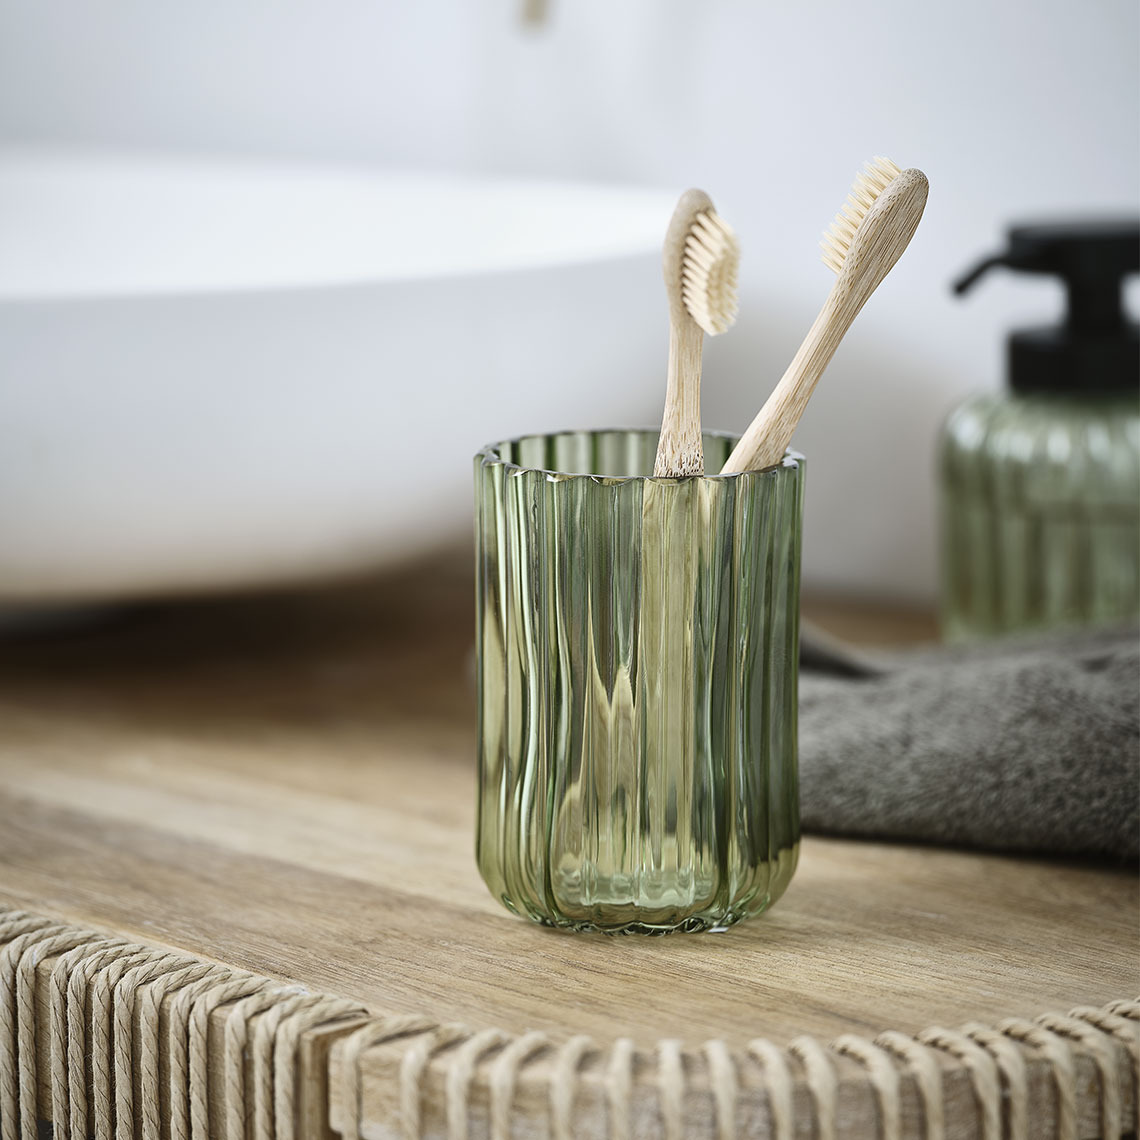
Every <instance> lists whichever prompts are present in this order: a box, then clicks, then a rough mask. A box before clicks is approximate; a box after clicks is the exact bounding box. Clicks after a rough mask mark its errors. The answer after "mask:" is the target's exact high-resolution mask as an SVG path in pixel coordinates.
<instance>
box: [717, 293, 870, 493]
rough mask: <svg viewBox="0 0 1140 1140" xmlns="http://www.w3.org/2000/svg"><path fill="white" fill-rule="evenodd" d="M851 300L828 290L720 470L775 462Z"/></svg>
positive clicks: (850, 310) (845, 323) (847, 322)
mask: <svg viewBox="0 0 1140 1140" xmlns="http://www.w3.org/2000/svg"><path fill="white" fill-rule="evenodd" d="M851 302H852V298H851V297H849V296H848V297H845V298H842V299H839V298H837V296H836V292H835V290H833V291H832V293H831V295H830V296H829V297H828V298H827V301H826V302H825V303H824V306H823V308H822V309H821V310H820V313H819V316H817V317H816V318H815V323H814V324H813V325H812V326H811V328H810V329H809V330H808V334H807V336H806V337H804V341H803V343H802V344H801V345H800V347H799V351H798V352H797V353H796V355H795V356H794V357H793V358H792V362H791V364H789V365H788V367H787V370H786V371H785V372H784V375H783V376H782V377H781V378H780V382H779V383H778V384H777V385H776V387H775V388H774V389H773V390H772V394H771V395H770V396H769V397H768V399H767V400H766V401H765V403H764V406H763V407H762V408H761V409H760V411H759V412H758V413H757V414H756V418H755V419H754V420H753V421H752V423H750V424H749V425H748V430H747V431H746V432H745V433H744V435H742V436H741V437H740V442H739V443H738V444H737V445H736V446H735V447H734V448H733V449H732V454H731V455H730V456H729V457H728V459H727V461H726V462H725V465H724V466H723V467H722V468H721V474H723V475H727V474H729V473H730V472H734V471H762V470H763V469H764V468H765V467H773V466H775V465H776V464H777V463H779V462H780V460H781V459H782V458H783V456H784V452H785V451H786V450H787V448H788V444H789V443H790V442H791V439H792V435H793V434H794V433H795V430H796V426H797V425H798V424H799V422H800V417H801V416H802V415H803V414H804V409H805V408H806V407H807V402H808V400H809V399H811V394H812V392H813V391H815V386H816V384H817V383H819V378H820V377H821V376H822V375H823V371H824V369H825V368H826V367H827V366H828V364H830V363H831V358H832V357H833V356H834V355H835V350H836V349H837V348H838V347H839V342H840V341H841V340H842V339H843V337H844V334H845V333H846V332H847V330H848V329H849V328H850V327H851V322H852V321H854V320H855V317H856V315H857V314H858V312H859V310H860V309H861V308H862V307H863V306H862V304H852V303H851Z"/></svg>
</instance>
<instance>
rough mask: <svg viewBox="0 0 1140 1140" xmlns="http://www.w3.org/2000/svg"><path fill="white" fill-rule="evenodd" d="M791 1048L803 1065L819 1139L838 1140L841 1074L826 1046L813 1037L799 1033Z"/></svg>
mask: <svg viewBox="0 0 1140 1140" xmlns="http://www.w3.org/2000/svg"><path fill="white" fill-rule="evenodd" d="M788 1052H789V1053H792V1054H794V1055H795V1056H796V1057H798V1058H799V1059H800V1060H801V1061H802V1062H803V1066H804V1075H805V1077H806V1078H807V1087H808V1092H809V1093H810V1094H811V1099H812V1107H813V1112H814V1114H815V1126H816V1135H817V1136H818V1137H819V1140H835V1135H836V1131H837V1128H838V1110H839V1104H838V1100H839V1074H838V1073H836V1071H835V1065H834V1064H833V1063H832V1061H831V1058H830V1057H828V1055H827V1052H826V1050H825V1049H824V1048H823V1046H822V1045H821V1044H820V1043H819V1042H818V1041H816V1040H815V1038H814V1037H797V1038H796V1039H795V1040H794V1041H792V1043H791V1044H790V1045H789V1046H788Z"/></svg>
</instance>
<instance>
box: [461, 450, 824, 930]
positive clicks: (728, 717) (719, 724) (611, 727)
mask: <svg viewBox="0 0 1140 1140" xmlns="http://www.w3.org/2000/svg"><path fill="white" fill-rule="evenodd" d="M733 442H734V441H733V440H732V439H730V438H728V437H726V436H720V435H714V434H709V435H706V436H705V456H706V466H707V468H708V469H710V470H713V471H717V470H719V469H720V467H721V465H722V464H723V462H724V460H725V459H726V458H727V456H728V453H729V451H730V450H731V447H732V444H733ZM656 447H657V434H656V433H655V432H644V431H602V432H578V433H573V432H568V433H563V434H558V435H550V436H531V437H527V438H524V439H519V440H514V441H511V442H507V443H501V444H496V445H493V446H491V447H488V448H486V449H485V450H484V451H483V452H481V453H480V454H479V455H478V456H477V457H476V462H475V483H476V533H477V539H478V569H477V589H476V593H477V613H478V617H477V623H478V658H479V670H478V672H479V765H480V781H479V826H478V839H477V857H478V861H479V869H480V871H481V872H482V874H483V878H484V879H485V880H486V882H487V885H488V887H489V888H490V889H491V892H492V893H493V894H494V895H495V897H496V898H498V899H499V900H500V901H501V902H502V903H503V904H504V905H505V906H506V907H507V908H508V909H510V910H512V911H515V912H516V913H518V914H522V915H526V916H527V917H529V918H531V919H533V920H534V921H536V922H541V923H545V924H549V925H555V926H565V927H572V928H574V929H577V930H604V931H612V932H616V931H641V932H648V933H663V932H666V931H670V930H701V929H707V928H710V927H721V926H727V925H729V924H731V923H734V922H737V921H739V920H740V919H742V918H746V917H747V916H749V915H752V914H756V913H758V912H759V911H762V910H764V909H765V908H766V907H768V906H769V905H771V903H772V902H774V901H775V900H776V899H777V898H779V896H780V895H781V894H782V893H783V892H784V889H785V888H786V887H787V885H788V882H789V880H790V879H791V877H792V873H793V871H794V869H795V865H796V858H797V854H798V847H799V804H798V795H797V782H796V711H797V710H796V694H797V668H798V620H799V619H798V614H799V570H800V532H801V516H802V504H803V477H804V467H803V459H802V457H800V456H798V455H794V454H792V453H789V454H788V456H787V458H785V460H784V461H783V463H782V464H781V465H780V466H779V467H775V468H771V469H769V470H766V471H759V472H746V473H743V474H736V475H727V476H719V475H717V476H706V477H703V478H689V479H654V478H652V477H650V474H651V472H652V470H653V459H654V454H655V451H656Z"/></svg>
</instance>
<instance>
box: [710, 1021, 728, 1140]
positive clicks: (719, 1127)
mask: <svg viewBox="0 0 1140 1140" xmlns="http://www.w3.org/2000/svg"><path fill="white" fill-rule="evenodd" d="M704 1051H705V1060H706V1061H707V1062H708V1066H709V1084H710V1085H711V1086H712V1092H713V1104H714V1105H716V1136H717V1140H735V1137H736V1066H735V1065H734V1064H733V1062H732V1055H731V1054H730V1053H729V1051H728V1046H727V1045H725V1043H724V1042H723V1041H708V1042H706V1043H705V1050H704Z"/></svg>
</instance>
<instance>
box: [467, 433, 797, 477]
mask: <svg viewBox="0 0 1140 1140" xmlns="http://www.w3.org/2000/svg"><path fill="white" fill-rule="evenodd" d="M660 434H661V429H660V428H636V427H634V428H563V429H562V430H561V431H549V432H543V431H535V432H527V433H526V434H525V435H517V436H515V437H514V438H513V439H501V440H498V441H497V442H496V443H488V444H486V445H485V446H483V447H481V448H480V449H479V450H478V451H477V452H476V453H475V458H476V459H479V460H480V461H481V462H482V465H483V466H484V467H495V466H498V467H505V468H507V469H508V470H511V471H534V472H536V473H538V474H541V475H547V476H549V477H550V478H555V479H592V480H593V481H595V482H600V483H636V482H643V483H687V482H689V481H690V480H692V479H739V478H740V477H741V476H742V475H769V476H770V475H775V474H776V473H777V472H779V471H782V470H793V469H795V468H797V467H799V465H800V464H801V463H802V462H804V456H803V454H802V453H801V452H799V451H795V450H793V449H792V448H790V447H789V448H788V449H787V450H786V451H785V452H784V457H783V459H781V460H780V462H779V463H775V464H773V465H772V466H771V467H759V468H757V469H755V470H753V471H729V472H727V473H726V474H721V473H720V472H715V473H713V474H711V475H710V474H708V473H707V472H706V473H705V474H704V475H674V476H666V475H598V474H596V473H594V472H591V471H555V470H554V469H553V468H550V467H527V466H525V465H524V464H521V463H511V462H510V461H508V460H506V459H504V458H503V457H502V456H501V455H500V454H499V449H500V448H503V447H507V446H509V445H512V444H519V443H522V442H523V441H524V440H528V439H557V438H558V437H559V436H564V435H653V436H659V435H660ZM701 436H702V437H703V438H705V439H708V438H712V439H723V440H727V441H728V442H729V443H731V444H732V445H733V446H735V445H736V443H737V441H738V440H739V439H740V436H738V435H734V434H733V433H732V432H727V431H712V430H705V431H702V432H701Z"/></svg>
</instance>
